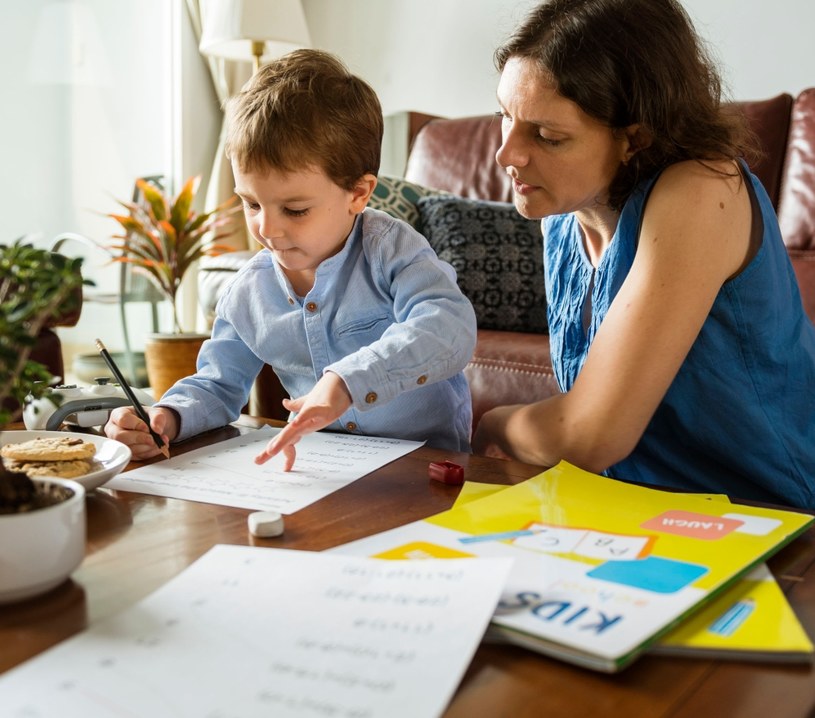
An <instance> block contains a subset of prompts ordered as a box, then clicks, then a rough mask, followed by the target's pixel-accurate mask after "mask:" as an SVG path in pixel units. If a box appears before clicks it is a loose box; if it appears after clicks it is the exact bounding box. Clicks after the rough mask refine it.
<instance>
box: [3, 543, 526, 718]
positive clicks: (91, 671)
mask: <svg viewBox="0 0 815 718" xmlns="http://www.w3.org/2000/svg"><path fill="white" fill-rule="evenodd" d="M511 563H512V561H511V560H510V559H496V558H476V559H473V558H469V559H427V560H423V561H410V562H408V561H384V560H378V559H370V558H361V557H356V556H342V555H339V554H328V553H315V552H307V551H294V550H286V549H270V548H261V547H250V546H226V545H218V546H215V547H214V548H212V549H211V550H210V551H209V552H207V553H206V554H205V555H204V556H203V557H201V558H200V559H198V561H196V562H195V563H193V564H192V565H191V566H190V567H189V568H187V569H186V570H185V571H183V572H182V573H181V574H179V575H178V576H177V577H176V578H174V579H172V580H171V581H169V582H168V583H166V584H165V585H164V586H162V587H161V588H160V589H158V590H157V591H156V592H154V593H153V594H152V595H150V596H148V597H147V598H145V599H144V600H142V601H140V602H139V603H137V604H136V605H134V606H132V607H131V608H129V609H127V610H125V611H123V612H121V613H120V614H118V615H115V616H111V617H109V618H107V619H104V620H102V621H100V622H98V623H96V624H94V625H93V626H91V627H90V628H89V629H87V630H85V631H83V632H82V633H79V634H78V635H76V636H74V637H73V638H70V639H68V640H67V641H64V642H63V643H61V644H59V645H57V646H55V647H54V648H51V649H49V650H48V651H46V652H44V653H42V654H41V655H40V656H37V657H36V658H33V659H31V660H29V661H27V662H26V663H23V664H22V665H20V666H18V667H17V668H14V669H12V670H11V671H9V672H7V673H6V674H5V675H3V676H0V706H2V713H3V715H4V716H9V717H10V718H22V717H23V716H25V717H26V718H40V717H43V718H44V717H45V716H57V715H58V716H60V718H88V716H93V718H113V717H115V718H137V717H138V718H145V717H146V716H149V717H150V718H164V717H167V718H170V717H172V718H188V717H189V718H253V717H254V716H257V717H258V718H260V717H263V718H268V716H275V718H279V717H284V716H298V718H302V717H304V716H305V717H308V716H319V717H323V716H334V717H336V718H377V717H378V716H382V717H383V718H397V717H400V716H405V717H409V718H423V717H424V716H438V715H439V714H441V713H442V711H443V710H444V708H445V706H446V705H447V703H448V702H449V700H450V698H451V696H452V695H453V692H454V691H455V689H456V687H457V685H458V683H459V682H460V680H461V677H462V676H463V674H464V671H465V670H466V668H467V665H468V664H469V662H470V660H471V659H472V655H473V653H474V652H475V649H476V647H477V646H478V643H479V641H480V639H481V637H482V635H483V633H484V631H485V629H486V627H487V623H488V621H489V619H490V617H491V615H492V613H493V610H494V609H495V606H496V604H497V602H498V598H499V595H500V593H501V590H502V587H503V585H504V582H505V581H506V578H507V575H508V573H509V569H510V566H511Z"/></svg>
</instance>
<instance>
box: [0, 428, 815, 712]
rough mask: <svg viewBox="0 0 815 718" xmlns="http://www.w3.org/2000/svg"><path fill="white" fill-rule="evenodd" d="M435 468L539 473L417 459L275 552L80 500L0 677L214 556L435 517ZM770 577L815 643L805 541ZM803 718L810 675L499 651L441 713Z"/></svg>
mask: <svg viewBox="0 0 815 718" xmlns="http://www.w3.org/2000/svg"><path fill="white" fill-rule="evenodd" d="M241 423H242V424H243V425H242V426H230V427H226V428H224V429H220V430H218V431H215V432H210V433H209V434H206V435H204V436H201V437H197V438H196V439H194V440H191V441H189V442H185V444H184V445H182V446H179V447H177V448H175V449H174V450H175V451H176V453H178V452H179V451H181V450H182V449H183V450H191V449H195V448H199V447H201V446H203V445H206V444H209V443H212V442H215V441H222V440H224V439H227V438H231V437H233V436H236V435H238V433H241V432H243V431H247V430H249V427H251V426H252V421H250V420H248V419H245V420H243V421H242V422H241ZM257 425H258V424H257V422H255V423H254V426H257ZM443 459H450V460H452V461H455V462H457V463H459V464H462V465H463V466H465V478H467V479H468V480H471V481H481V482H486V483H500V484H512V483H517V482H519V481H522V480H523V479H526V478H528V477H530V476H533V475H534V474H536V473H539V471H540V469H539V468H537V467H534V466H529V465H526V464H521V463H518V462H509V461H498V460H494V459H488V458H484V457H477V456H469V455H466V454H455V453H451V452H440V451H438V450H434V449H428V448H421V449H418V450H417V451H414V452H412V453H410V454H408V455H407V456H405V457H403V458H401V459H399V460H397V461H395V462H393V463H391V464H389V465H387V466H385V467H383V468H381V469H379V470H378V471H375V472H373V473H372V474H369V475H368V476H365V477H363V478H362V479H359V480H358V481H355V482H353V483H351V484H350V485H348V486H346V487H345V488H343V489H341V490H340V491H337V492H335V493H333V494H331V495H330V496H328V497H326V498H324V499H322V500H320V501H318V502H316V503H314V504H312V505H311V506H308V507H306V508H305V509H303V510H301V511H298V512H296V513H294V514H292V515H290V516H287V517H286V531H285V533H284V535H283V536H281V537H279V538H274V539H256V538H254V537H253V536H251V534H249V532H248V531H247V528H246V517H247V515H248V514H249V513H250V512H249V511H247V510H244V509H234V508H227V507H223V506H213V505H210V504H201V503H195V502H189V501H181V500H176V499H165V498H160V497H155V496H147V495H143V494H133V493H127V492H121V491H113V490H109V489H105V488H104V487H103V488H101V489H97V490H96V491H94V492H91V493H90V494H89V495H88V497H87V509H88V545H87V555H86V558H85V560H84V562H83V563H82V565H81V566H80V567H79V569H78V570H77V571H75V572H74V574H73V576H72V578H71V579H70V580H68V581H66V582H65V583H64V584H63V585H61V586H59V587H58V588H56V589H54V590H53V591H51V592H49V593H48V594H46V595H44V596H41V597H39V598H35V599H32V600H29V601H25V602H21V603H18V604H13V605H8V606H0V672H2V671H6V670H8V669H9V668H11V667H12V666H15V665H17V664H18V663H21V662H22V661H24V660H26V659H28V658H30V657H32V656H35V655H37V654H38V653H40V652H41V651H44V650H45V649H47V648H49V647H50V646H53V645H54V644H56V643H58V642H59V641H61V640H63V639H65V638H68V637H69V636H71V635H73V634H75V633H77V632H78V631H80V630H82V629H83V628H84V627H86V626H87V625H89V624H90V623H92V622H94V621H97V620H99V619H100V618H103V617H105V616H108V615H111V614H113V613H115V612H118V611H120V610H121V609H123V608H125V607H127V606H130V605H132V604H133V603H135V602H137V601H138V600H140V599H142V598H144V597H145V596H147V595H148V594H149V593H151V592H152V591H153V590H155V589H156V588H158V587H159V586H161V585H162V584H164V583H165V582H166V581H168V580H169V579H171V578H172V577H173V576H175V575H177V574H178V573H180V572H181V571H182V570H183V569H185V568H186V567H187V566H188V565H189V564H190V563H192V562H193V561H194V560H196V559H197V558H199V557H200V556H201V555H202V554H204V553H205V552H206V551H207V550H208V549H209V548H211V547H212V546H213V545H215V544H218V543H227V544H239V545H257V546H274V547H280V548H296V549H309V550H314V551H319V550H322V549H326V548H329V547H331V546H335V545H337V544H340V543H344V542H347V541H351V540H353V539H357V538H361V537H363V536H366V535H369V534H372V533H375V532H378V531H383V530H385V529H388V528H392V527H394V526H397V525H400V524H403V523H406V522H408V521H413V520H416V519H420V518H424V517H426V516H429V515H431V514H434V513H437V512H440V511H444V510H446V509H448V508H449V507H450V506H451V505H452V504H453V501H454V500H455V498H456V495H457V493H458V489H457V487H452V486H446V485H443V484H440V483H438V482H435V481H430V480H428V476H427V465H428V463H429V462H430V461H439V460H443ZM138 465H139V464H137V463H134V464H132V465H131V466H138ZM129 468H130V467H129ZM770 568H771V569H772V570H773V573H774V574H775V576H776V577H777V578H778V580H779V583H780V585H781V586H782V588H783V589H784V590H785V592H786V594H787V596H788V598H789V599H790V602H791V604H792V606H793V608H794V609H795V611H796V612H797V614H798V617H799V619H800V620H801V622H802V623H803V625H804V626H805V627H806V628H807V630H808V632H809V634H810V635H811V636H815V530H810V531H809V532H808V533H807V534H805V535H804V536H802V537H800V538H799V539H797V540H796V541H794V542H793V543H792V544H790V545H789V546H788V547H786V548H785V549H784V550H783V551H782V552H780V553H779V554H777V555H776V556H775V557H774V558H773V559H772V560H771V561H770ZM0 714H2V705H0ZM813 714H815V667H813V666H810V665H806V666H795V665H773V664H762V663H736V662H733V663H726V662H720V661H711V660H700V659H678V658H664V657H651V656H645V657H643V658H641V659H639V660H638V661H637V662H636V663H635V664H634V665H632V666H631V667H629V668H627V669H625V670H624V671H623V672H622V673H619V674H616V675H605V674H599V673H594V672H591V671H588V670H584V669H581V668H576V667H574V666H571V665H568V664H565V663H561V662H559V661H556V660H553V659H549V658H546V657H544V656H541V655H539V654H536V653H532V652H530V651H526V650H524V649H521V648H516V647H513V646H500V645H495V644H482V645H481V646H480V647H479V649H478V651H477V652H476V655H475V657H474V659H473V661H472V663H471V665H470V667H469V669H468V671H467V673H466V675H465V676H464V679H463V680H462V682H461V685H460V686H459V689H458V691H457V693H456V695H455V697H454V699H453V701H452V703H451V704H450V706H449V707H448V710H447V711H446V712H445V716H447V717H448V718H464V717H466V718H472V717H473V716H476V717H478V718H480V717H481V716H485V717H492V716H512V717H513V718H521V717H523V716H546V717H547V718H556V717H557V716H580V718H584V717H585V716H591V717H592V718H598V717H602V716H626V717H630V718H648V717H649V716H671V718H678V717H681V716H687V717H689V718H703V717H707V716H717V717H721V718H723V717H726V716H738V717H739V718H741V717H749V716H757V717H761V718H764V717H765V716H768V715H772V716H774V717H776V716H812V715H813ZM89 718H93V717H92V716H89Z"/></svg>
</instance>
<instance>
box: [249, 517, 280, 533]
mask: <svg viewBox="0 0 815 718" xmlns="http://www.w3.org/2000/svg"><path fill="white" fill-rule="evenodd" d="M248 522H249V531H250V532H251V533H252V536H257V537H258V538H271V537H272V536H280V534H282V533H283V517H282V516H281V515H280V514H279V513H277V511H255V512H254V513H252V514H249V519H248Z"/></svg>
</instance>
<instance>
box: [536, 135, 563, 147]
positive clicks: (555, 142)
mask: <svg viewBox="0 0 815 718" xmlns="http://www.w3.org/2000/svg"><path fill="white" fill-rule="evenodd" d="M538 139H539V140H540V141H541V142H543V144H545V145H549V146H550V147H557V146H558V145H559V144H560V143H561V141H562V140H555V139H552V138H551V137H544V136H543V135H538Z"/></svg>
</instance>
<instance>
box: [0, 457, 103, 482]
mask: <svg viewBox="0 0 815 718" xmlns="http://www.w3.org/2000/svg"><path fill="white" fill-rule="evenodd" d="M3 463H4V464H5V466H6V468H7V469H9V470H10V471H20V472H22V473H23V474H27V475H28V476H29V477H34V476H38V477H39V476H57V477H59V478H62V479H75V478H76V477H77V476H84V475H85V474H87V473H90V470H91V465H92V464H91V462H90V461H87V460H85V459H73V460H72V461H17V460H15V459H6V460H5V461H4V462H3Z"/></svg>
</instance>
